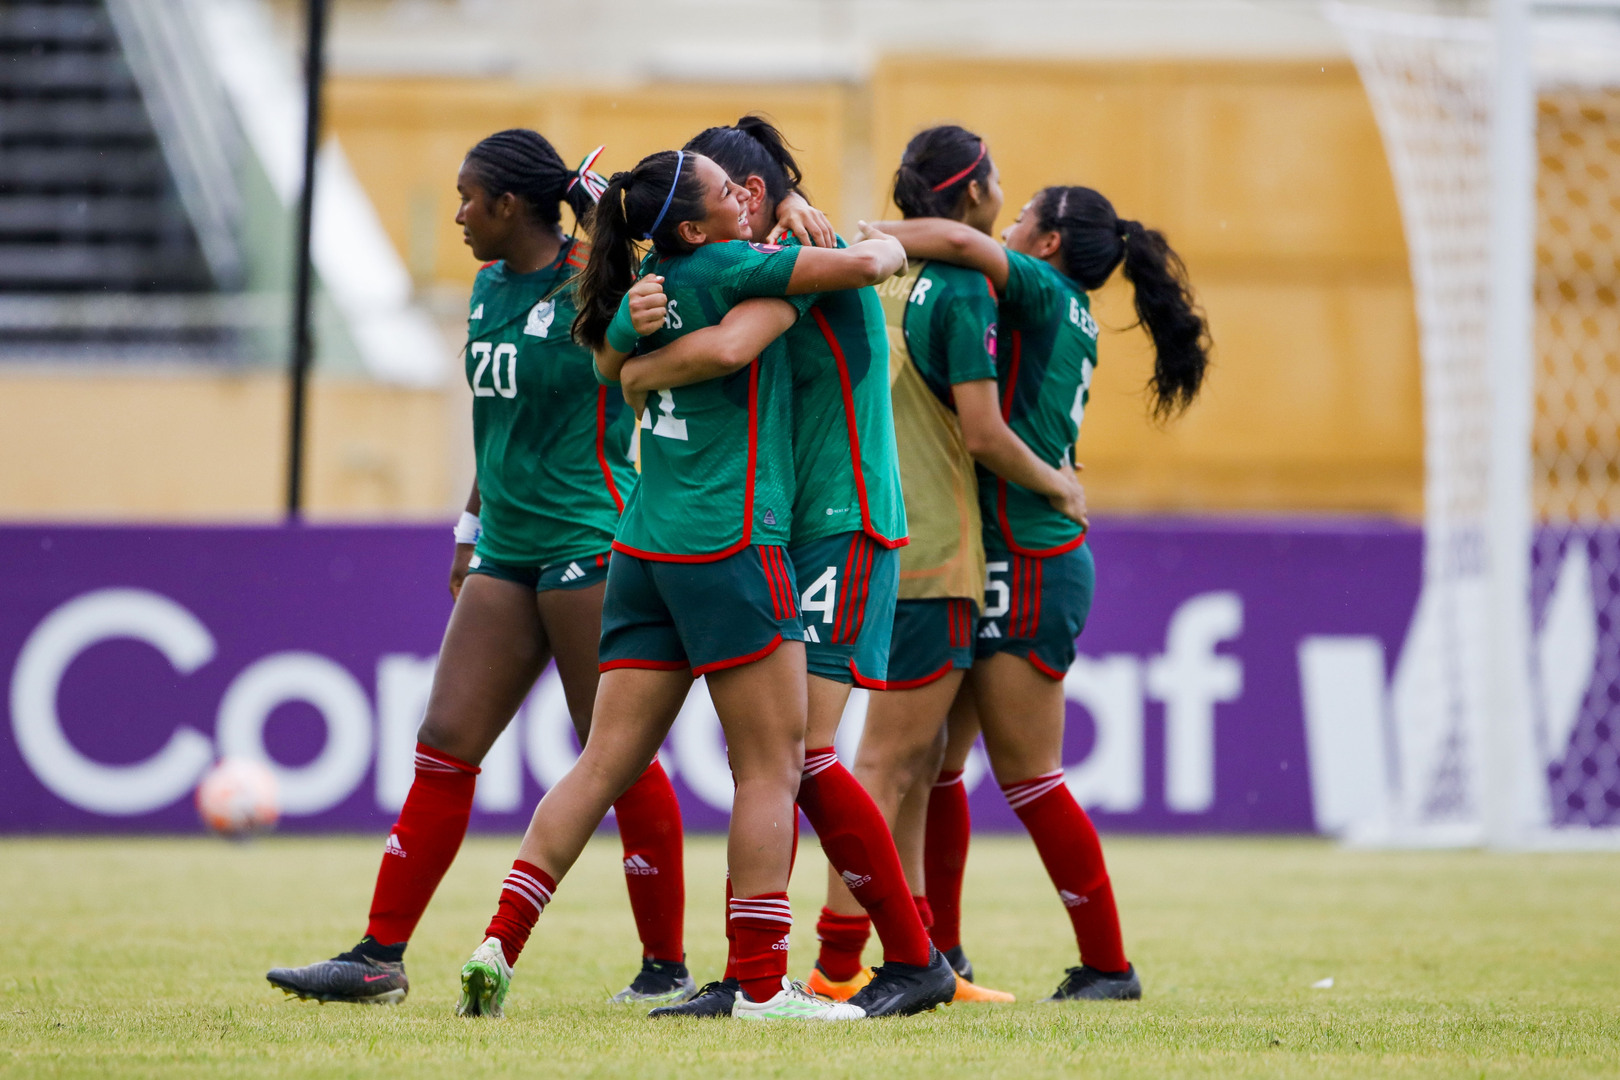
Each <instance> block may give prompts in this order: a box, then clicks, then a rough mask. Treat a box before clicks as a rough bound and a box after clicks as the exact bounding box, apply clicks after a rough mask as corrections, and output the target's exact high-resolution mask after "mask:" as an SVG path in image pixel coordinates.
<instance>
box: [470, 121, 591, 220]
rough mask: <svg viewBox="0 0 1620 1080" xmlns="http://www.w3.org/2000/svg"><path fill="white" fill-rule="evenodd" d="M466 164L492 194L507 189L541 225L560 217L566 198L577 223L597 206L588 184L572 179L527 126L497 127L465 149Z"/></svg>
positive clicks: (558, 158)
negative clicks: (505, 128) (497, 129)
mask: <svg viewBox="0 0 1620 1080" xmlns="http://www.w3.org/2000/svg"><path fill="white" fill-rule="evenodd" d="M466 163H467V167H468V170H469V171H470V172H471V173H472V175H473V177H474V179H476V180H477V181H478V184H479V186H480V187H482V188H483V189H484V191H485V193H486V194H488V195H489V197H490V198H491V199H498V198H500V197H501V196H502V195H505V194H507V193H508V192H510V193H511V194H512V195H513V196H515V197H516V198H517V199H518V200H520V201H521V202H522V203H523V204H524V206H525V207H527V209H528V212H529V215H530V217H531V218H532V219H533V220H534V221H536V222H538V223H539V224H541V225H556V224H558V223H559V222H561V220H562V204H563V203H564V202H566V203H567V204H568V207H569V209H570V210H572V211H573V212H574V220H575V221H577V222H580V223H581V224H583V223H584V222H585V221H586V219H588V218H589V217H590V214H591V210H592V209H593V208H594V206H595V202H594V200H593V199H592V198H591V195H590V190H589V188H588V187H587V186H586V185H584V184H571V183H570V182H571V181H572V180H574V178H575V175H576V174H575V173H574V172H573V171H572V170H570V169H569V168H568V166H567V165H566V164H564V163H563V159H562V157H561V155H559V154H558V153H557V149H556V147H554V146H552V145H551V143H550V142H548V141H547V140H546V137H545V136H544V135H541V134H540V133H539V132H536V131H530V130H529V129H527V128H509V129H507V130H506V131H497V132H496V133H495V134H493V135H491V136H489V138H487V139H484V140H482V141H481V142H479V143H478V145H477V146H474V147H473V148H472V149H471V150H469V151H467V162H466Z"/></svg>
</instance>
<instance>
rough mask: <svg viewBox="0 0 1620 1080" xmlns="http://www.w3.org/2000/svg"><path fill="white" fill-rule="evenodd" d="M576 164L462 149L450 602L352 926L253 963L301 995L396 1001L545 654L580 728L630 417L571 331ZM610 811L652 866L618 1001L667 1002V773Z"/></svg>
mask: <svg viewBox="0 0 1620 1080" xmlns="http://www.w3.org/2000/svg"><path fill="white" fill-rule="evenodd" d="M588 164H589V162H587V163H586V164H584V165H581V167H580V169H579V170H578V171H577V172H575V171H571V170H570V169H569V168H568V167H567V166H566V165H565V164H564V163H563V161H562V158H561V157H559V156H558V154H557V151H556V150H555V149H553V147H552V145H551V144H550V143H549V142H548V141H547V140H546V139H545V138H544V137H542V136H541V135H539V134H537V133H535V132H533V131H528V130H522V129H513V130H508V131H502V132H498V133H497V134H494V135H491V136H490V137H489V138H487V139H484V140H483V141H482V142H480V143H479V144H478V145H477V146H475V147H473V148H472V150H471V151H469V152H468V154H467V157H466V160H465V161H464V162H463V163H462V166H461V171H460V174H459V175H458V177H457V180H456V187H457V190H458V191H459V192H460V195H461V204H460V208H459V209H458V211H457V213H456V221H457V223H458V224H460V225H461V227H462V231H463V234H464V235H465V237H466V242H467V244H468V246H469V247H471V249H472V253H473V255H474V257H476V258H478V259H481V260H485V261H487V262H488V263H489V265H487V266H485V267H484V268H483V269H482V270H481V271H479V274H478V278H477V280H476V282H475V283H474V285H473V293H472V299H471V307H470V315H469V317H468V322H467V347H466V371H467V381H468V383H469V384H470V385H471V387H472V392H473V438H474V444H475V450H476V454H477V472H476V476H475V480H474V484H473V489H472V494H471V497H470V498H469V500H468V503H467V510H466V513H464V514H463V515H462V519H461V523H460V524H458V525H457V527H456V535H455V540H456V547H455V556H454V560H453V563H452V568H451V574H450V591H451V594H452V596H454V598H455V607H454V609H453V610H452V612H451V616H450V623H449V626H448V627H447V628H446V630H445V636H444V642H443V645H442V646H441V648H440V651H439V664H438V666H437V668H436V669H435V671H434V676H433V687H432V690H431V692H430V694H429V697H428V705H427V712H426V715H425V716H424V718H423V721H422V726H421V730H420V732H419V733H418V744H417V748H416V778H415V780H414V782H413V783H412V785H411V789H410V793H409V795H407V797H406V799H405V806H404V808H403V809H402V810H401V811H400V815H399V820H398V821H397V822H396V823H395V825H394V827H393V829H392V830H391V831H390V833H389V835H388V842H387V844H386V846H385V847H384V849H383V857H382V866H381V868H380V869H379V870H378V873H377V885H376V891H375V893H374V895H373V897H372V903H371V917H370V922H369V923H368V925H367V927H366V933H365V936H364V937H362V938H361V940H360V943H359V944H358V945H356V946H355V947H354V948H353V949H350V950H349V951H348V952H345V953H341V954H339V955H338V956H336V957H334V958H333V959H331V960H325V961H321V962H319V963H315V964H311V965H309V966H307V967H302V968H293V969H287V968H277V969H275V970H273V971H271V972H270V973H269V975H268V978H269V980H270V982H271V983H272V984H274V985H276V986H279V987H281V988H282V989H283V990H285V991H287V992H288V993H290V994H295V995H297V996H298V997H301V998H313V999H316V1000H319V1001H349V1002H379V1003H380V1002H398V1001H402V1000H403V999H404V997H405V994H406V991H407V989H408V986H409V984H408V982H407V980H406V977H405V966H404V953H405V946H406V944H407V943H408V942H409V941H410V937H411V933H412V931H413V930H415V928H416V924H417V922H418V920H420V919H421V917H422V912H423V911H424V910H426V908H427V905H428V902H429V901H430V900H431V899H432V897H433V893H434V890H435V889H436V888H437V887H438V884H439V881H440V879H442V878H443V877H444V874H445V871H447V870H448V869H449V867H450V863H451V862H452V861H453V860H454V859H455V856H456V852H457V850H458V849H459V848H460V846H461V841H462V838H463V837H464V835H465V834H466V829H467V820H468V817H469V815H470V813H471V811H472V801H473V788H474V784H475V783H476V778H477V776H478V772H479V762H480V761H482V760H483V757H484V755H485V754H486V753H488V751H489V748H490V746H491V745H493V744H494V742H495V740H496V738H497V737H498V736H499V735H500V734H501V732H502V731H503V730H505V728H506V726H507V724H508V723H510V722H511V719H512V716H513V714H514V713H515V712H516V711H517V708H518V706H519V705H520V704H521V703H522V701H523V699H524V697H525V696H526V695H527V694H528V692H529V690H530V688H531V687H532V686H533V685H534V682H535V679H536V678H537V677H538V676H539V675H540V673H541V672H542V671H543V670H544V669H545V666H546V664H547V662H548V661H550V660H553V659H554V660H555V661H556V664H557V671H558V674H559V675H560V676H561V678H562V684H563V691H564V694H565V696H566V698H567V701H568V708H569V712H570V714H571V715H572V716H573V720H574V726H575V730H576V731H577V732H578V734H579V738H580V741H581V742H584V741H585V737H586V734H587V732H588V730H589V727H590V720H591V710H592V706H593V701H594V699H595V697H596V686H597V679H598V674H597V655H596V648H597V639H598V636H599V629H598V628H599V627H600V625H601V618H602V595H603V589H604V581H605V578H606V576H607V565H608V556H609V554H610V548H611V545H612V542H613V533H614V529H615V528H616V527H617V525H618V521H619V514H620V512H621V510H622V509H623V507H624V502H625V500H626V499H627V498H628V497H629V496H630V494H631V492H632V491H633V490H634V488H635V484H636V473H635V469H634V467H633V465H632V464H631V462H630V458H629V444H630V435H631V431H632V427H631V425H632V424H633V422H634V421H633V418H632V417H631V415H630V412H629V410H628V409H627V408H625V407H624V403H623V401H622V400H621V399H620V397H619V395H617V394H611V393H608V392H607V391H606V389H605V388H603V387H601V386H599V385H598V384H597V381H596V379H595V376H594V373H593V364H592V357H591V354H590V352H589V351H588V350H586V349H583V348H581V347H580V346H579V345H577V344H575V343H574V341H573V339H572V338H571V337H570V335H569V326H570V323H571V322H572V320H573V318H574V299H573V296H574V293H573V283H574V280H575V274H576V272H577V271H578V270H579V269H580V268H581V267H582V266H584V264H585V254H584V250H583V245H577V244H575V243H574V241H573V240H572V239H571V238H569V237H567V236H565V235H564V234H563V231H562V227H561V224H560V221H561V203H562V202H564V201H566V202H568V204H569V206H570V207H571V208H572V210H573V212H574V214H575V217H576V219H578V220H584V219H585V218H586V217H587V216H588V214H589V213H590V211H591V209H592V207H593V205H594V201H593V197H592V194H591V193H592V192H593V191H599V190H600V178H599V177H597V176H596V175H595V174H594V173H591V172H590V171H589V169H588ZM614 808H615V810H616V812H617V818H618V825H619V833H620V837H621V839H622V841H623V844H624V857H625V865H626V867H627V869H628V868H631V867H633V868H635V869H637V870H642V869H644V868H646V867H652V868H655V869H656V871H657V873H653V874H647V873H634V874H631V873H627V874H626V877H625V881H626V884H627V885H628V887H629V891H630V904H631V909H632V911H633V913H634V915H635V920H636V928H637V931H638V932H639V934H640V936H641V941H642V950H643V961H642V970H641V972H640V973H639V974H638V975H637V976H636V977H635V979H634V980H633V981H632V982H631V984H630V985H629V986H628V987H626V988H625V989H624V990H623V991H621V992H620V993H619V994H618V995H616V996H615V1000H621V1001H646V1002H652V1003H655V1004H658V1003H667V1002H669V1001H676V1000H684V999H685V998H686V997H687V996H689V995H690V994H691V993H693V992H694V991H695V989H696V987H695V985H694V983H693V981H692V977H691V975H690V974H689V973H688V972H687V970H686V965H685V952H684V944H683V936H682V935H683V931H684V925H683V924H684V920H685V880H684V871H683V868H682V852H681V817H680V806H679V804H678V803H677V802H676V799H675V791H674V788H673V787H671V785H670V782H669V778H668V777H667V776H665V775H664V771H663V769H662V768H661V767H660V766H659V764H658V763H657V762H656V761H653V762H651V763H650V764H648V765H647V767H646V768H645V769H644V770H643V771H642V773H641V774H640V776H639V777H638V778H637V779H636V781H635V782H634V783H633V784H631V785H628V790H626V791H625V792H624V793H623V794H622V795H621V796H620V797H619V798H618V800H617V801H616V802H615V804H614Z"/></svg>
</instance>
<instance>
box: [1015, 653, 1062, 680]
mask: <svg viewBox="0 0 1620 1080" xmlns="http://www.w3.org/2000/svg"><path fill="white" fill-rule="evenodd" d="M1024 659H1025V660H1028V661H1029V662H1030V663H1031V664H1034V665H1035V670H1036V671H1038V672H1040V673H1041V674H1042V675H1045V676H1046V677H1047V678H1048V679H1056V680H1057V681H1058V682H1062V681H1063V672H1061V671H1058V670H1057V669H1056V668H1054V667H1052V665H1051V664H1048V663H1047V662H1046V661H1044V660H1042V659H1041V658H1040V657H1038V656H1036V655H1035V654H1034V653H1033V652H1031V653H1030V654H1029V655H1028V656H1026V657H1024Z"/></svg>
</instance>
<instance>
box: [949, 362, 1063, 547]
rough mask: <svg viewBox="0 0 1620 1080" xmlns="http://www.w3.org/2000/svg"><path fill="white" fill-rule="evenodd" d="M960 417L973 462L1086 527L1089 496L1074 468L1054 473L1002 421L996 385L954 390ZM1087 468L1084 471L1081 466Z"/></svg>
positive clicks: (989, 382) (985, 383)
mask: <svg viewBox="0 0 1620 1080" xmlns="http://www.w3.org/2000/svg"><path fill="white" fill-rule="evenodd" d="M951 394H952V396H953V397H954V398H955V400H956V415H957V417H958V419H960V420H961V422H962V441H963V442H964V443H966V444H967V451H968V453H969V454H972V455H973V460H974V461H977V462H978V463H979V464H980V465H983V466H984V467H985V468H987V469H989V470H990V471H991V472H993V473H995V474H996V475H997V476H999V477H1001V478H1002V479H1003V480H1007V481H1010V482H1011V483H1014V484H1017V485H1018V486H1020V487H1025V488H1028V489H1029V490H1030V491H1034V492H1037V493H1039V494H1041V495H1045V496H1046V498H1047V501H1049V502H1050V503H1051V504H1052V506H1053V508H1054V509H1056V510H1057V511H1058V513H1060V514H1062V515H1063V516H1064V517H1066V518H1068V519H1069V520H1071V521H1075V522H1078V523H1079V524H1080V525H1082V526H1085V525H1086V524H1087V522H1086V492H1085V489H1084V488H1083V487H1081V486H1080V478H1079V477H1078V476H1076V475H1075V472H1074V470H1073V469H1069V468H1063V469H1054V468H1053V467H1052V466H1050V465H1048V464H1047V463H1046V462H1044V461H1042V460H1041V459H1040V458H1039V457H1037V456H1036V454H1035V451H1033V450H1031V449H1030V448H1029V445H1028V444H1027V443H1025V442H1024V440H1023V439H1020V438H1019V437H1018V434H1017V432H1015V431H1013V429H1012V428H1010V427H1008V426H1007V422H1006V421H1005V420H1003V419H1002V418H1001V408H1000V406H999V404H998V402H997V401H996V381H995V380H994V379H975V380H973V381H972V382H964V383H957V384H956V385H955V386H953V387H951ZM1080 468H1084V466H1080Z"/></svg>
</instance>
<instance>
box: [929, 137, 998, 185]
mask: <svg viewBox="0 0 1620 1080" xmlns="http://www.w3.org/2000/svg"><path fill="white" fill-rule="evenodd" d="M988 149H990V148H989V147H988V146H986V145H985V144H984V140H983V139H980V140H979V156H978V157H976V158H974V159H973V164H971V165H969V166H968V167H967V168H965V169H963V170H962V171H961V172H959V173H957V174H956V175H955V176H953V177H951V178H950V179H949V180H941V181H940V182H939V183H937V184H935V185H934V188H933V190H935V191H944V190H945V189H946V188H948V187H950V186H951V185H952V184H954V183H956V182H957V181H959V180H964V179H966V178H967V177H968V175H969V174H971V173H972V172H973V170H974V169H977V168H978V167H979V162H981V161H983V160H984V152H985V151H986V150H988Z"/></svg>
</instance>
